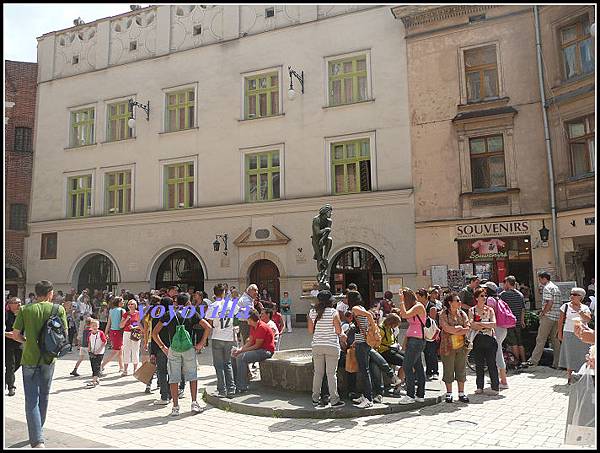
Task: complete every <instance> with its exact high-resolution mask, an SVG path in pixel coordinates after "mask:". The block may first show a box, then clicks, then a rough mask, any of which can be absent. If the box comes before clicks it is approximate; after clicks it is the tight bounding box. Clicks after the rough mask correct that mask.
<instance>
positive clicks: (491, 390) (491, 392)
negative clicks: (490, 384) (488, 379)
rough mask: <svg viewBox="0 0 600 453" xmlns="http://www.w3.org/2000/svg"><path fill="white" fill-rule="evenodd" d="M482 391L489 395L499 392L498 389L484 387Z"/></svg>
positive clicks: (495, 394)
mask: <svg viewBox="0 0 600 453" xmlns="http://www.w3.org/2000/svg"><path fill="white" fill-rule="evenodd" d="M483 393H485V394H486V395H490V396H497V395H498V393H500V392H498V390H494V389H485V391H484V392H483Z"/></svg>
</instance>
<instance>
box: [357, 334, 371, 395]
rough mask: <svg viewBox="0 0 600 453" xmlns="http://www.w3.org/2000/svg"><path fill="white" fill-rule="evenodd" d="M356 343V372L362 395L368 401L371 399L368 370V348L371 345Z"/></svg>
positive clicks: (369, 373)
mask: <svg viewBox="0 0 600 453" xmlns="http://www.w3.org/2000/svg"><path fill="white" fill-rule="evenodd" d="M355 344H356V361H357V362H358V374H359V375H360V378H361V382H362V388H363V392H362V393H363V395H364V397H365V398H366V399H368V400H369V401H371V402H372V401H373V389H372V383H371V372H370V371H369V358H370V357H369V350H370V349H371V346H369V345H368V344H367V343H355Z"/></svg>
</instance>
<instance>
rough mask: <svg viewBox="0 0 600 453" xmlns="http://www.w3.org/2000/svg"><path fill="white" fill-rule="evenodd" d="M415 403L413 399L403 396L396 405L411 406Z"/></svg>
mask: <svg viewBox="0 0 600 453" xmlns="http://www.w3.org/2000/svg"><path fill="white" fill-rule="evenodd" d="M414 402H415V399H414V398H411V397H410V396H408V395H404V396H403V397H402V398H400V399H399V400H398V404H412V403H414Z"/></svg>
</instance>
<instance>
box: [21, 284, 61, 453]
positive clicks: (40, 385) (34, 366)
mask: <svg viewBox="0 0 600 453" xmlns="http://www.w3.org/2000/svg"><path fill="white" fill-rule="evenodd" d="M35 294H36V296H37V302H34V303H31V304H29V305H26V306H24V307H21V310H19V313H18V314H17V319H15V323H14V325H13V331H12V339H13V340H15V341H19V342H21V343H25V347H24V349H23V356H22V358H21V367H22V369H23V390H24V393H25V417H26V418H27V430H28V431H29V443H30V444H31V446H32V447H33V448H44V434H43V431H42V428H43V426H44V423H45V421H46V412H47V411H48V395H49V394H50V385H51V384H52V376H53V375H54V364H55V362H56V359H51V360H48V359H47V358H46V357H41V354H40V348H39V346H38V343H37V341H38V337H39V334H40V332H41V330H42V328H43V327H44V325H45V324H46V321H48V319H50V315H51V314H52V307H53V304H52V302H49V301H51V300H52V298H53V297H54V288H53V286H52V283H51V282H49V281H47V280H42V281H40V282H38V283H36V284H35ZM58 316H59V317H60V319H61V321H62V323H63V325H64V327H65V332H67V331H68V325H67V314H66V313H65V309H64V308H63V307H62V306H59V307H58ZM23 330H25V332H26V333H27V337H24V336H23V334H22V333H21V332H22V331H23Z"/></svg>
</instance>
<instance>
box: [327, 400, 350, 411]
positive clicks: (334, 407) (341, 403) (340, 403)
mask: <svg viewBox="0 0 600 453" xmlns="http://www.w3.org/2000/svg"><path fill="white" fill-rule="evenodd" d="M345 405H346V403H344V402H343V401H342V400H339V401H338V402H337V403H335V404H332V405H331V408H332V409H337V408H339V407H344V406H345Z"/></svg>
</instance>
